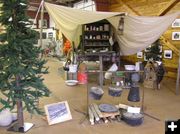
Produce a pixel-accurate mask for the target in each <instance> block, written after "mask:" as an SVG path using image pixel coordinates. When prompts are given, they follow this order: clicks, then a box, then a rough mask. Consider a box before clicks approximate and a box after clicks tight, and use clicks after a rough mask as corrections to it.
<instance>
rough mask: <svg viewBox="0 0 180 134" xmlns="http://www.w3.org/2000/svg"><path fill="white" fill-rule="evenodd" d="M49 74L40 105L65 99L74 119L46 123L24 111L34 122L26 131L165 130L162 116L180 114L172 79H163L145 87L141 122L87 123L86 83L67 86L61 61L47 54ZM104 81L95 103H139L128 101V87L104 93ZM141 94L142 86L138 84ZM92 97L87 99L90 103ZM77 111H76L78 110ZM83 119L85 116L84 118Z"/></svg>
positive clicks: (156, 133) (145, 133)
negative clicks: (155, 85) (157, 84)
mask: <svg viewBox="0 0 180 134" xmlns="http://www.w3.org/2000/svg"><path fill="white" fill-rule="evenodd" d="M47 66H49V67H50V68H49V72H50V73H49V74H47V75H45V76H44V78H45V84H46V85H47V86H48V88H49V89H50V90H51V92H52V94H51V96H50V97H49V98H42V99H40V107H41V108H44V105H46V104H51V103H55V102H59V101H65V100H67V101H68V103H69V106H70V110H71V114H72V117H73V119H72V120H70V121H67V122H64V123H59V124H56V125H51V126H49V125H48V124H47V121H46V120H45V117H42V116H39V115H33V116H32V118H31V115H29V114H28V113H26V112H25V121H26V122H32V123H34V124H35V126H34V127H33V128H32V129H31V130H30V131H28V132H27V134H164V132H165V123H164V121H165V120H168V119H171V120H172V119H178V118H180V106H179V105H180V96H177V95H175V80H172V79H168V78H166V79H164V80H163V82H162V84H161V89H160V90H152V89H145V88H144V91H145V100H144V112H145V116H144V122H143V124H142V125H140V126H137V127H132V126H129V125H127V124H126V123H124V122H123V121H122V122H120V123H118V122H115V123H107V124H98V125H94V126H92V125H90V124H89V122H88V120H87V119H86V118H85V115H84V114H82V113H81V112H85V113H86V110H87V90H86V85H77V86H73V87H70V86H66V85H65V82H64V79H63V77H62V73H61V72H59V71H58V68H59V67H61V66H62V63H61V62H59V61H58V60H56V59H52V58H49V60H48V63H47ZM107 86H108V85H105V87H104V90H105V94H104V96H103V98H102V99H101V100H100V101H96V103H98V104H100V103H110V104H119V103H123V104H128V105H137V106H138V105H139V106H140V105H141V104H142V103H141V102H140V103H137V104H136V103H133V104H132V103H130V102H128V101H127V94H128V90H124V91H123V94H122V95H121V97H118V98H113V97H111V96H109V95H108V94H107ZM141 96H142V88H141ZM92 102H93V101H92V100H90V103H92ZM78 111H79V112H78ZM84 119H85V120H84ZM6 129H7V128H6V127H5V128H4V127H0V134H8V133H11V132H7V131H6Z"/></svg>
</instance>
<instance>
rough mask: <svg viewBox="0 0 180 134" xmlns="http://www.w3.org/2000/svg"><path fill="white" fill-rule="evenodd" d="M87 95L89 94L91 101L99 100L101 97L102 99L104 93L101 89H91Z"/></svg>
mask: <svg viewBox="0 0 180 134" xmlns="http://www.w3.org/2000/svg"><path fill="white" fill-rule="evenodd" d="M89 93H90V97H91V98H92V99H95V100H100V99H101V97H102V96H103V94H104V91H103V90H102V88H101V87H91V89H90V92H89Z"/></svg>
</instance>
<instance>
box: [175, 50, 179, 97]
mask: <svg viewBox="0 0 180 134" xmlns="http://www.w3.org/2000/svg"><path fill="white" fill-rule="evenodd" d="M179 79H180V50H179V60H178V70H177V79H176V95H178V94H179Z"/></svg>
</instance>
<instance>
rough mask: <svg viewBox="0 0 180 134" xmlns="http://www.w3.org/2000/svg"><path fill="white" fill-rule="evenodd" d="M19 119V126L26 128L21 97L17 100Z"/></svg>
mask: <svg viewBox="0 0 180 134" xmlns="http://www.w3.org/2000/svg"><path fill="white" fill-rule="evenodd" d="M16 104H17V119H18V128H19V129H20V128H24V117H23V106H22V101H21V100H20V99H18V100H17V102H16Z"/></svg>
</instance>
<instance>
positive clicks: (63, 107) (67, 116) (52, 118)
mask: <svg viewBox="0 0 180 134" xmlns="http://www.w3.org/2000/svg"><path fill="white" fill-rule="evenodd" d="M45 112H46V115H47V121H48V124H49V125H53V124H56V123H60V122H64V121H67V120H71V119H72V116H71V112H70V109H69V105H68V103H67V101H63V102H58V103H53V104H49V105H45Z"/></svg>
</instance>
